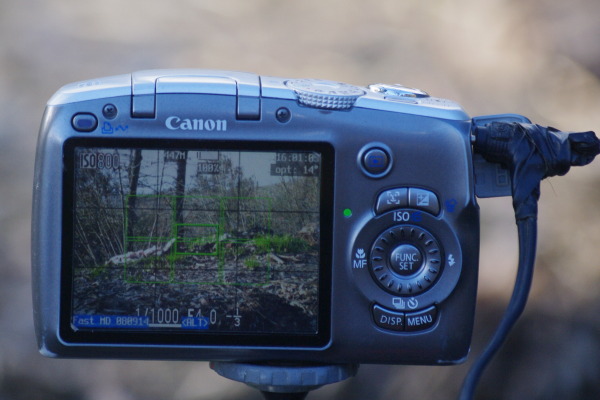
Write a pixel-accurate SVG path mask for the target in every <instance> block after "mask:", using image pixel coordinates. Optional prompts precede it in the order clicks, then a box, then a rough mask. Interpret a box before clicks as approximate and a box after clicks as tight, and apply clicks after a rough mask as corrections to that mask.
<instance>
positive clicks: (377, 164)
mask: <svg viewBox="0 0 600 400" xmlns="http://www.w3.org/2000/svg"><path fill="white" fill-rule="evenodd" d="M359 165H360V167H361V169H362V170H363V172H364V174H365V175H367V176H369V177H371V178H381V177H383V176H384V175H386V174H387V173H388V172H389V171H390V169H391V167H392V157H391V155H390V152H389V150H387V149H386V148H384V147H383V146H372V147H369V148H366V149H365V150H364V151H362V152H361V153H360V155H359Z"/></svg>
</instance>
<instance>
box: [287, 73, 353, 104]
mask: <svg viewBox="0 0 600 400" xmlns="http://www.w3.org/2000/svg"><path fill="white" fill-rule="evenodd" d="M285 84H286V86H287V87H288V88H290V89H292V90H293V91H294V93H295V94H296V97H297V98H298V101H299V102H300V104H304V105H306V106H309V107H314V108H323V109H327V110H347V109H350V108H352V106H354V103H355V102H356V99H358V98H359V97H360V96H363V95H364V94H365V91H364V90H363V89H361V88H359V87H357V86H353V85H348V84H346V83H340V82H332V81H323V80H317V79H293V80H289V81H287V82H286V83H285Z"/></svg>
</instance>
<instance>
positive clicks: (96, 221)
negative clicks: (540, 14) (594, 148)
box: [32, 70, 526, 364]
mask: <svg viewBox="0 0 600 400" xmlns="http://www.w3.org/2000/svg"><path fill="white" fill-rule="evenodd" d="M495 120H505V121H506V120H508V121H511V120H514V121H526V119H525V118H524V117H521V116H518V115H508V114H507V115H498V116H489V117H480V118H476V119H471V118H470V117H469V116H468V115H467V114H466V113H465V111H463V109H462V108H461V107H460V106H459V105H458V104H456V103H454V102H452V101H449V100H444V99H440V98H435V97H431V96H429V95H428V94H427V93H425V92H423V91H421V90H417V89H410V88H407V87H403V86H400V85H387V84H377V85H371V86H369V87H357V86H353V85H348V84H343V83H337V82H331V81H322V80H312V79H282V78H274V77H266V76H258V75H254V74H249V73H239V72H225V71H207V70H154V71H141V72H136V73H133V74H127V75H120V76H114V77H108V78H102V79H96V80H90V81H85V82H80V83H74V84H70V85H67V86H65V87H63V88H62V89H60V90H59V91H58V92H57V93H56V94H55V95H54V96H53V97H52V98H51V99H50V100H49V102H48V105H47V108H46V111H45V114H44V117H43V122H42V126H41V131H40V136H39V141H38V149H37V155H36V166H35V182H34V207H33V211H34V213H33V227H32V232H33V237H32V244H33V249H32V254H33V293H34V314H35V323H36V333H37V339H38V343H39V347H40V351H41V352H42V353H43V354H44V355H48V356H59V357H93V358H137V359H180V360H222V361H223V360H224V361H240V362H242V361H243V362H263V361H280V362H291V363H303V362H313V363H329V364H336V363H394V364H453V363H457V362H460V361H462V360H464V358H465V357H466V355H467V353H468V350H469V346H470V341H471V333H472V328H473V317H474V308H475V297H476V288H477V271H478V253H479V211H478V205H477V203H476V195H477V196H480V197H490V196H500V195H509V194H510V179H509V178H508V174H507V173H506V171H505V170H502V169H501V168H500V167H499V166H497V165H495V164H489V163H487V162H485V161H483V160H482V159H478V158H476V157H474V154H473V151H472V140H471V132H472V129H473V127H474V126H476V125H477V124H481V123H485V122H490V121H495Z"/></svg>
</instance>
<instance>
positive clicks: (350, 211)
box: [344, 208, 352, 218]
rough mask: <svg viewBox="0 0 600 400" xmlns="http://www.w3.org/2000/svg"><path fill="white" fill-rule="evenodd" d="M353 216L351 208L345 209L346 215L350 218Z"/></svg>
mask: <svg viewBox="0 0 600 400" xmlns="http://www.w3.org/2000/svg"><path fill="white" fill-rule="evenodd" d="M351 216H352V210H351V209H349V208H345V209H344V217H346V218H350V217H351Z"/></svg>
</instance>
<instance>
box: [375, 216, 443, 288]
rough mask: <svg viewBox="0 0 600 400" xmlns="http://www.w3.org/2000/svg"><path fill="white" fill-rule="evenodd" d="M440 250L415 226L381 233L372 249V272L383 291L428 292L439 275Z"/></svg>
mask: <svg viewBox="0 0 600 400" xmlns="http://www.w3.org/2000/svg"><path fill="white" fill-rule="evenodd" d="M442 260H443V250H442V247H441V246H440V244H439V243H438V241H437V240H436V238H435V237H434V236H433V235H432V234H431V233H429V232H428V231H427V230H425V229H424V228H421V227H419V226H415V225H397V226H393V227H391V228H389V229H387V230H386V231H384V232H383V233H382V234H381V235H379V237H378V238H377V239H376V240H375V242H374V244H373V246H372V248H371V263H370V268H371V273H372V274H373V277H374V279H375V281H376V282H377V284H378V285H379V286H381V287H382V288H383V289H385V290H386V291H388V292H390V293H392V294H396V295H402V296H410V295H416V294H419V293H422V292H424V291H425V290H427V289H428V288H429V287H430V286H431V285H432V284H433V283H434V282H435V281H436V279H437V278H438V276H439V275H440V273H441V268H442Z"/></svg>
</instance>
